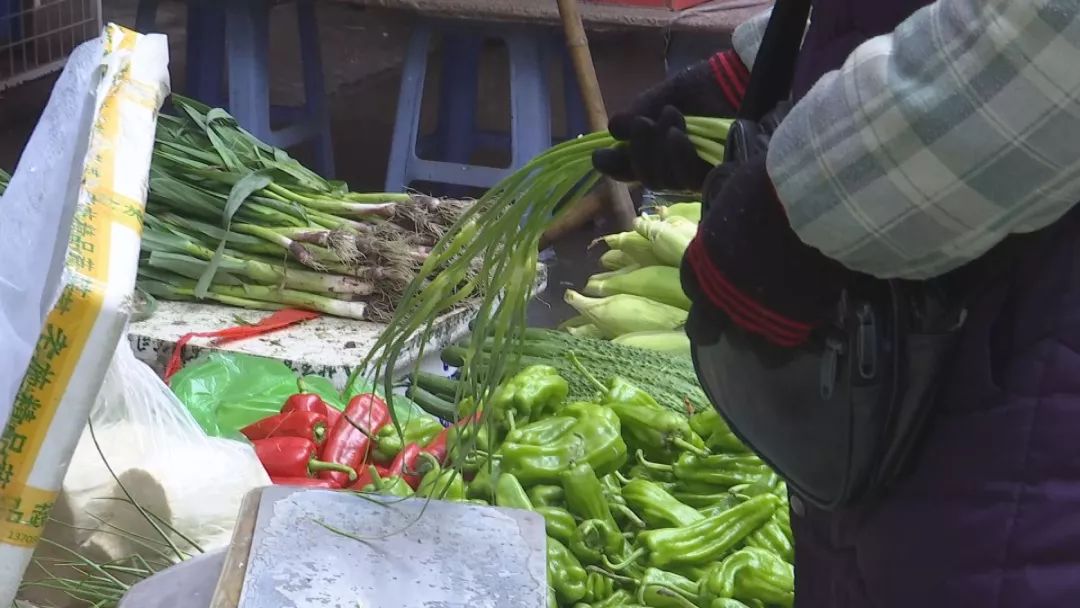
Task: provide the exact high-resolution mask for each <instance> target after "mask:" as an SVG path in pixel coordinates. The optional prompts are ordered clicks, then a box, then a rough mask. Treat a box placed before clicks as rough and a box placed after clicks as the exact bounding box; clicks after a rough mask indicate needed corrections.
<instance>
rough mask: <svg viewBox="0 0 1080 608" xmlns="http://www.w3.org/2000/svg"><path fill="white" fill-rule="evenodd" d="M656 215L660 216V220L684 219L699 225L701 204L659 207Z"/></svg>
mask: <svg viewBox="0 0 1080 608" xmlns="http://www.w3.org/2000/svg"><path fill="white" fill-rule="evenodd" d="M656 213H657V214H658V215H659V216H660V219H665V220H666V219H667V218H669V217H682V218H686V219H688V220H690V221H691V222H694V223H695V224H697V223H699V222H700V221H701V203H675V204H674V205H667V206H664V207H657V208H656Z"/></svg>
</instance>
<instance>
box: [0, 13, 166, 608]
mask: <svg viewBox="0 0 1080 608" xmlns="http://www.w3.org/2000/svg"><path fill="white" fill-rule="evenodd" d="M102 36H103V39H102V47H103V52H102V66H101V67H102V70H103V73H104V75H103V77H102V79H101V81H100V84H99V86H98V89H97V92H96V98H95V112H94V118H93V122H92V127H91V130H90V134H89V144H88V148H87V153H86V158H85V160H84V162H83V170H82V184H81V186H80V189H79V195H78V196H79V199H78V201H77V206H76V211H75V216H74V220H73V223H72V226H71V235H70V238H69V241H68V249H67V259H66V264H65V267H66V268H65V276H64V285H63V289H62V292H61V295H60V297H59V300H58V301H57V303H56V305H55V306H54V308H53V309H52V311H51V312H50V313H49V315H48V317H47V319H46V322H45V326H44V329H43V330H42V332H41V335H40V338H39V339H38V342H37V345H36V347H35V350H34V353H33V357H32V358H31V360H30V364H29V366H28V368H27V370H26V374H25V375H24V377H23V381H22V384H21V386H20V388H19V392H18V395H17V397H16V400H15V403H14V404H13V408H12V412H11V416H10V419H9V421H8V423H7V425H6V426H5V427H4V430H3V432H2V434H0V606H6V605H10V602H11V600H12V599H13V596H14V593H15V588H16V587H17V585H18V582H19V580H20V579H21V578H22V573H23V571H24V570H25V567H26V565H27V563H28V562H29V559H30V556H31V555H32V553H33V548H34V546H35V545H37V543H38V541H39V539H40V538H41V533H42V530H43V529H44V527H45V522H46V520H47V519H48V514H49V510H50V509H51V507H52V503H53V500H54V499H55V498H56V496H57V492H58V491H59V488H60V485H61V482H62V481H63V478H64V473H65V471H66V470H67V465H68V462H69V461H70V459H71V455H72V452H73V451H74V449H75V445H76V442H77V441H78V437H79V434H80V433H81V432H82V430H83V428H84V427H85V425H86V419H87V416H88V414H89V411H90V408H91V406H92V405H93V403H94V399H95V397H96V396H97V393H98V390H99V389H100V387H101V383H102V380H103V378H104V375H105V371H106V369H107V368H108V364H109V361H110V360H111V358H112V353H113V350H115V348H116V345H117V341H118V340H119V338H120V336H121V334H122V331H123V328H124V325H125V323H126V321H127V316H128V308H129V303H130V298H131V295H132V292H133V289H134V284H135V274H136V267H137V264H138V254H139V238H140V235H141V233H142V211H143V206H144V204H145V200H146V184H147V179H148V175H149V167H150V158H151V152H152V150H153V143H154V129H155V125H156V121H157V113H158V110H159V108H160V107H161V103H162V101H163V100H164V97H165V95H166V94H167V93H168V71H167V66H168V49H167V46H166V44H165V40H164V38H163V37H161V36H141V35H139V34H136V33H135V32H132V31H129V30H125V29H123V28H121V27H119V26H115V25H109V26H107V27H106V28H105V31H104V33H103V35H102ZM9 595H10V596H12V597H8V596H9Z"/></svg>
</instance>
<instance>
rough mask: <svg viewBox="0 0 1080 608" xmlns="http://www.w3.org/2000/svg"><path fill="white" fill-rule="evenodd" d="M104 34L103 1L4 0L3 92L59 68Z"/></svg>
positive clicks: (0, 34) (0, 37)
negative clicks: (102, 25)
mask: <svg viewBox="0 0 1080 608" xmlns="http://www.w3.org/2000/svg"><path fill="white" fill-rule="evenodd" d="M100 34H101V0H0V91H2V90H4V89H6V88H9V87H13V86H15V85H17V84H20V83H23V82H26V81H28V80H33V79H34V78H38V77H40V76H43V75H45V74H48V73H49V72H53V71H56V70H58V69H60V67H61V66H63V65H64V62H65V61H67V57H68V55H69V54H70V53H71V51H72V50H73V49H74V48H75V47H76V46H78V45H79V44H81V43H83V42H86V41H87V40H90V39H91V38H96V37H97V36H99V35H100Z"/></svg>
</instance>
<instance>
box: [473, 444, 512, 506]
mask: <svg viewBox="0 0 1080 608" xmlns="http://www.w3.org/2000/svg"><path fill="white" fill-rule="evenodd" d="M501 474H502V456H500V455H498V454H495V455H494V456H492V457H491V458H486V459H482V461H481V462H480V463H479V465H477V467H476V476H475V477H473V480H472V481H471V482H469V488H468V493H469V498H482V499H484V500H486V501H488V502H494V501H495V483H496V482H497V481H498V479H499V476H500V475H501ZM519 480H520V479H519Z"/></svg>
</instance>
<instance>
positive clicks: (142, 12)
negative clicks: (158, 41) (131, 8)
mask: <svg viewBox="0 0 1080 608" xmlns="http://www.w3.org/2000/svg"><path fill="white" fill-rule="evenodd" d="M157 10H158V0H139V6H138V8H136V9H135V29H136V30H138V31H139V32H140V33H142V34H152V33H155V32H157Z"/></svg>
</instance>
